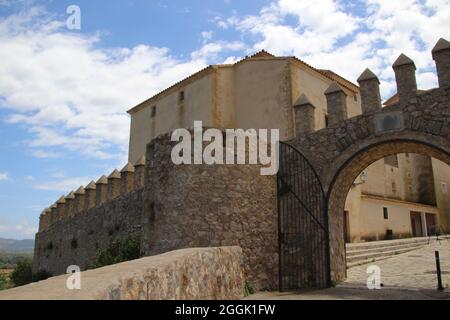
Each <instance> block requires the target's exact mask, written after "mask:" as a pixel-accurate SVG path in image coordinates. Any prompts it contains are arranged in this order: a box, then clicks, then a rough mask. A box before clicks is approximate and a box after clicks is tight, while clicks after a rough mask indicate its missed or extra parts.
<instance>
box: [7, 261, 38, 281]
mask: <svg viewBox="0 0 450 320" xmlns="http://www.w3.org/2000/svg"><path fill="white" fill-rule="evenodd" d="M11 280H12V282H13V283H14V286H16V287H19V286H24V285H26V284H29V283H31V282H33V271H32V268H31V260H21V261H19V262H18V263H17V266H16V267H15V268H14V270H13V272H12V273H11Z"/></svg>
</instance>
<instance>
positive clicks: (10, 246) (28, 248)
mask: <svg viewBox="0 0 450 320" xmlns="http://www.w3.org/2000/svg"><path fill="white" fill-rule="evenodd" d="M33 250H34V240H31V239H27V240H13V239H3V238H0V252H10V253H15V252H25V253H28V252H33Z"/></svg>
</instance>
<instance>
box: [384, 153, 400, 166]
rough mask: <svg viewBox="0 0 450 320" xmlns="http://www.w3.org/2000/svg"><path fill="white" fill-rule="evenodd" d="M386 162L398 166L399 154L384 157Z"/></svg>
mask: <svg viewBox="0 0 450 320" xmlns="http://www.w3.org/2000/svg"><path fill="white" fill-rule="evenodd" d="M384 164H385V165H388V166H392V167H396V168H398V158H397V155H396V154H394V155H393V156H388V157H386V158H384Z"/></svg>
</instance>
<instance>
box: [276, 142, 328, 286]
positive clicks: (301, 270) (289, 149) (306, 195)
mask: <svg viewBox="0 0 450 320" xmlns="http://www.w3.org/2000/svg"><path fill="white" fill-rule="evenodd" d="M279 155H280V168H279V171H278V176H277V181H278V183H277V188H278V192H277V193H278V237H279V285H280V291H286V290H293V289H301V288H323V287H328V286H329V285H330V262H329V261H330V257H329V240H328V239H329V236H328V219H327V211H326V210H327V208H326V205H325V204H326V199H325V193H324V191H323V188H322V185H321V183H320V180H319V178H318V176H317V174H316V172H315V170H314V168H313V167H312V166H311V164H310V163H309V162H308V160H307V159H306V158H305V157H304V156H303V155H302V154H301V153H300V152H299V151H298V150H297V149H295V148H294V147H293V146H291V145H289V144H286V143H282V142H281V143H280V152H279Z"/></svg>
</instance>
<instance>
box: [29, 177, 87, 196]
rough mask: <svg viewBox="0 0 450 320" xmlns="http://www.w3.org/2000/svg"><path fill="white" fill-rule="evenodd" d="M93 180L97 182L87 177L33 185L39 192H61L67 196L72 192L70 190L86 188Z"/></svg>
mask: <svg viewBox="0 0 450 320" xmlns="http://www.w3.org/2000/svg"><path fill="white" fill-rule="evenodd" d="M92 180H95V177H88V176H87V177H75V178H67V179H58V180H55V181H48V182H42V183H36V184H34V185H33V187H34V188H35V189H38V190H47V191H60V192H62V193H65V194H67V193H69V192H70V190H76V189H78V188H79V187H80V186H86V185H87V184H89V182H91V181H92Z"/></svg>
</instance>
